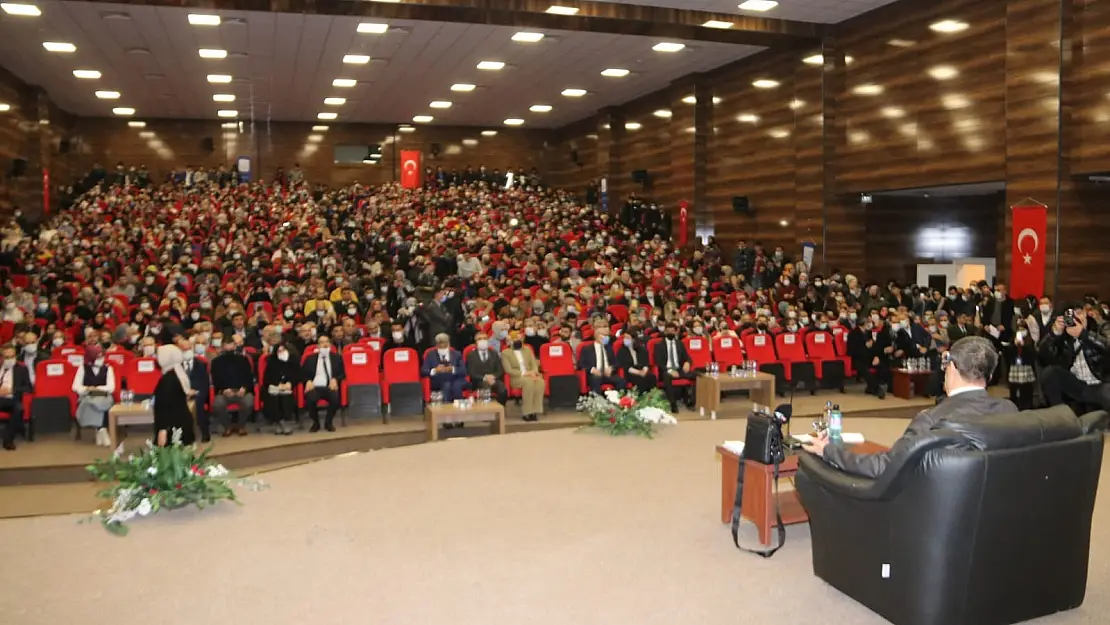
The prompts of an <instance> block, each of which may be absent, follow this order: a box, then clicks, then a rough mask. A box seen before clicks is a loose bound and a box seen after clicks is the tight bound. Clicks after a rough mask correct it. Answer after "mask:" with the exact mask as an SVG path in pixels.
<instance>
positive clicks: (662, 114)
mask: <svg viewBox="0 0 1110 625" xmlns="http://www.w3.org/2000/svg"><path fill="white" fill-rule="evenodd" d="M652 115H654V116H656V117H658V118H660V119H670V118H671V117H672V116H673V115H674V113H672V112H671V110H670V109H659V110H658V111H655V112H654V113H652Z"/></svg>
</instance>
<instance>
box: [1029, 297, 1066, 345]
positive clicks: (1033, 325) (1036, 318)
mask: <svg viewBox="0 0 1110 625" xmlns="http://www.w3.org/2000/svg"><path fill="white" fill-rule="evenodd" d="M1058 316H1059V313H1058V312H1057V311H1056V310H1055V309H1054V308H1053V306H1052V300H1051V299H1050V298H1048V297H1042V298H1041V299H1040V300H1038V301H1037V306H1036V308H1035V310H1034V311H1033V312H1032V313H1030V314H1029V316H1028V317H1026V319H1025V325H1026V328H1027V329H1028V330H1029V337H1030V338H1031V339H1033V343H1035V344H1038V345H1039V344H1040V342H1041V339H1042V338H1044V337H1046V336H1048V335H1050V334H1051V333H1052V325H1053V323H1054V322H1055V321H1056V317H1058Z"/></svg>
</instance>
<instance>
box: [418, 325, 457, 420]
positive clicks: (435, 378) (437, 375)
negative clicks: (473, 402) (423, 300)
mask: <svg viewBox="0 0 1110 625" xmlns="http://www.w3.org/2000/svg"><path fill="white" fill-rule="evenodd" d="M420 373H421V375H423V376H424V377H427V378H429V379H430V380H431V390H433V391H441V392H442V393H443V401H444V402H446V403H451V402H453V401H455V400H456V399H461V398H462V392H463V390H464V389H465V388H466V367H465V366H464V364H463V361H462V356H461V355H460V354H459V352H457V351H456V350H454V349H452V348H451V337H449V336H447V334H445V333H441V334H437V335H436V337H435V349H433V350H428V351H427V352H425V354H424V362H423V364H422V365H421V367H420Z"/></svg>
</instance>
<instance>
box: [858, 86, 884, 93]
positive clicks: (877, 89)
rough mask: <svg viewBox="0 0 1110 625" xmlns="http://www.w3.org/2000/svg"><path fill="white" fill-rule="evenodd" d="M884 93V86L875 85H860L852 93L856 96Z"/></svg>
mask: <svg viewBox="0 0 1110 625" xmlns="http://www.w3.org/2000/svg"><path fill="white" fill-rule="evenodd" d="M882 92H883V88H882V86H881V85H874V84H865V85H859V86H857V87H855V88H854V89H852V93H854V94H856V95H879V94H880V93H882Z"/></svg>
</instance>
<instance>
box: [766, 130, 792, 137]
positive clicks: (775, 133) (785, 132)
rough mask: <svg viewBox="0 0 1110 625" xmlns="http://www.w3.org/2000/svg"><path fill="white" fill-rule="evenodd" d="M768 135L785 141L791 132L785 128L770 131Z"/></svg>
mask: <svg viewBox="0 0 1110 625" xmlns="http://www.w3.org/2000/svg"><path fill="white" fill-rule="evenodd" d="M767 134H769V135H771V136H772V137H774V138H775V139H785V138H787V137H789V136H790V131H789V130H786V129H785V128H774V129H772V130H768V131H767Z"/></svg>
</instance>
